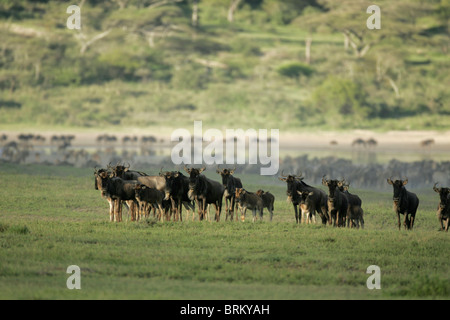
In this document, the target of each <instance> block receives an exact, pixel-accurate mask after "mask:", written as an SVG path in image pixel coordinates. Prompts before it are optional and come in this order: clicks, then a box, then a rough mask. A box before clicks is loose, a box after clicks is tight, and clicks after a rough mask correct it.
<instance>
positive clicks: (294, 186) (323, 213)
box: [278, 171, 329, 224]
mask: <svg viewBox="0 0 450 320" xmlns="http://www.w3.org/2000/svg"><path fill="white" fill-rule="evenodd" d="M278 179H279V180H281V181H285V182H286V183H287V191H286V194H287V196H288V200H290V201H291V202H292V205H293V206H294V211H295V221H296V222H297V223H300V222H301V219H300V218H301V217H300V216H299V213H298V206H299V205H300V195H299V194H298V192H297V191H302V192H303V191H307V192H312V193H313V195H311V197H312V198H311V199H312V200H313V201H314V205H315V208H316V212H317V213H318V214H319V216H320V217H321V218H322V223H323V224H326V223H327V220H328V219H329V214H328V209H327V194H326V193H325V192H324V191H323V190H320V189H317V188H314V187H311V186H309V185H307V184H306V183H304V182H303V179H304V178H303V177H302V174H300V175H287V176H286V175H284V174H283V171H282V172H281V177H279V178H278Z"/></svg>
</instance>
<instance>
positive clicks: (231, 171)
mask: <svg viewBox="0 0 450 320" xmlns="http://www.w3.org/2000/svg"><path fill="white" fill-rule="evenodd" d="M235 170H236V166H235V167H234V169H233V170H230V174H233V173H234V171H235Z"/></svg>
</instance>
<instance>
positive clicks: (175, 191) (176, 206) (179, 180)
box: [159, 168, 195, 221]
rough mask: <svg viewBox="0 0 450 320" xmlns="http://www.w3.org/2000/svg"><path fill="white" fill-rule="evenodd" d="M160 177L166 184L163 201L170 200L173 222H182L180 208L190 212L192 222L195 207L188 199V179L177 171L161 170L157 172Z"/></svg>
mask: <svg viewBox="0 0 450 320" xmlns="http://www.w3.org/2000/svg"><path fill="white" fill-rule="evenodd" d="M159 175H160V176H161V177H164V179H165V180H166V184H165V187H164V194H165V197H164V200H165V201H168V200H170V202H171V204H172V209H173V211H174V212H175V220H176V221H177V220H178V219H180V220H183V218H182V206H183V205H184V207H185V208H186V210H187V211H188V214H189V211H190V210H192V220H194V209H195V206H194V205H193V203H194V202H192V201H191V200H190V199H189V197H188V191H189V178H188V177H186V176H185V175H183V174H182V173H181V172H179V171H166V172H162V168H161V170H160V172H159Z"/></svg>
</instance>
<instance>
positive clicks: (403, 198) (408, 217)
mask: <svg viewBox="0 0 450 320" xmlns="http://www.w3.org/2000/svg"><path fill="white" fill-rule="evenodd" d="M387 182H388V183H389V184H390V185H392V186H393V188H394V197H393V200H394V212H395V213H396V214H397V218H398V229H399V230H400V229H401V222H400V215H401V214H403V215H405V220H404V221H403V225H404V226H405V229H408V230H412V228H413V226H414V220H415V217H416V212H417V208H418V207H419V198H418V197H417V195H416V194H415V193H412V192H409V191H408V190H406V188H405V185H406V184H407V183H408V178H406V180H395V181H392V178H389V179H387Z"/></svg>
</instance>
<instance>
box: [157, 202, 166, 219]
mask: <svg viewBox="0 0 450 320" xmlns="http://www.w3.org/2000/svg"><path fill="white" fill-rule="evenodd" d="M157 205H158V217H159V218H160V217H162V216H163V214H164V209H163V207H162V202H160V203H157ZM155 207H156V206H155ZM155 210H156V209H155ZM159 218H158V220H159Z"/></svg>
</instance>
